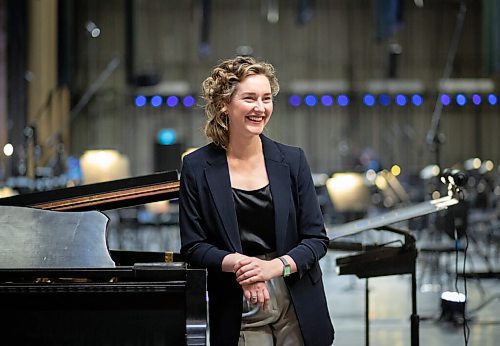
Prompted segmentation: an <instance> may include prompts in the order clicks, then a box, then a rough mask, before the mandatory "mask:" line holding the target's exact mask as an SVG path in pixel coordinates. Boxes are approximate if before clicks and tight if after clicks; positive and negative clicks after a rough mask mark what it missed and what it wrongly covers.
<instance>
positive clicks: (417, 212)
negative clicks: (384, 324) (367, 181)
mask: <svg viewBox="0 0 500 346" xmlns="http://www.w3.org/2000/svg"><path fill="white" fill-rule="evenodd" d="M458 202H459V200H458V199H457V198H455V197H453V196H446V197H442V198H440V199H436V200H431V201H425V202H422V203H419V204H416V205H413V206H410V207H406V208H400V209H397V210H393V211H390V212H387V213H384V214H382V215H378V216H375V217H371V218H365V219H360V220H356V221H352V222H348V223H345V224H343V225H340V226H338V227H333V229H332V230H329V231H328V238H329V239H330V242H333V241H334V240H335V239H339V238H342V237H347V236H351V235H355V234H358V233H361V232H364V231H367V230H372V229H373V230H387V231H390V232H393V233H397V234H400V235H404V237H405V247H407V248H409V249H412V250H413V251H414V253H415V257H416V248H415V237H414V236H413V235H412V234H411V233H410V232H408V231H405V230H401V229H397V228H394V227H391V226H389V225H392V224H395V223H397V222H401V221H406V220H409V219H412V218H415V217H419V216H423V215H427V214H431V213H435V212H437V211H440V210H444V209H447V208H448V207H450V206H452V205H455V204H457V203H458ZM415 271H416V270H415V263H414V261H413V263H412V268H411V269H403V271H401V272H399V273H400V274H411V298H412V313H411V319H410V320H411V346H418V345H419V335H418V329H419V316H418V314H417V280H416V275H415ZM353 274H356V273H353ZM356 275H357V276H358V277H359V278H365V279H366V287H365V305H366V307H365V326H366V335H365V343H366V346H368V345H369V343H370V342H369V339H370V338H369V317H368V309H369V298H368V297H369V291H368V278H369V277H370V276H377V274H374V275H371V274H366V273H365V275H358V274H356ZM386 275H392V274H386Z"/></svg>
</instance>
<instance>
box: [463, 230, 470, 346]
mask: <svg viewBox="0 0 500 346" xmlns="http://www.w3.org/2000/svg"><path fill="white" fill-rule="evenodd" d="M464 238H465V247H464V261H463V266H462V275H463V278H464V295H465V302H466V303H467V276H466V275H465V262H466V260H467V249H468V248H469V236H468V235H467V230H466V231H465V232H464ZM463 319H464V324H463V332H464V341H465V345H466V346H467V344H468V343H469V337H470V328H469V324H468V322H467V318H466V317H465V308H464V311H463Z"/></svg>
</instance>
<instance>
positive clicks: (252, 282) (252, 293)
mask: <svg viewBox="0 0 500 346" xmlns="http://www.w3.org/2000/svg"><path fill="white" fill-rule="evenodd" d="M280 270H281V262H280V261H279V260H278V259H273V260H270V261H267V260H262V259H260V258H257V257H248V256H243V258H241V259H239V260H238V261H236V263H235V264H234V267H233V272H234V273H235V274H236V281H237V282H238V283H239V284H240V285H241V288H242V289H243V295H244V296H245V298H246V299H247V300H248V301H250V302H251V303H252V304H262V306H263V309H264V310H267V309H268V307H269V299H270V296H269V291H268V289H267V286H266V281H268V280H270V279H272V278H273V277H276V276H279V275H280V273H281V271H280Z"/></svg>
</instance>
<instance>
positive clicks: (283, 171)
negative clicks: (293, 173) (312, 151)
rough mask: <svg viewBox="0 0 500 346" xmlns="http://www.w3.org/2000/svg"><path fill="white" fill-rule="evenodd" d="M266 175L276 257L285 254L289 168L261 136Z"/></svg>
mask: <svg viewBox="0 0 500 346" xmlns="http://www.w3.org/2000/svg"><path fill="white" fill-rule="evenodd" d="M261 139H262V146H263V149H264V157H265V159H266V169H267V175H268V177H269V184H270V186H271V193H272V195H273V203H274V223H275V232H276V251H277V253H278V255H281V254H283V253H284V252H285V239H286V231H287V224H288V215H289V207H290V205H289V203H290V184H291V182H290V168H289V166H288V165H287V164H286V163H284V162H283V160H284V157H283V154H282V153H281V152H280V151H279V150H278V147H277V146H276V144H275V143H274V142H273V141H272V140H270V139H269V138H267V137H265V136H263V135H262V136H261Z"/></svg>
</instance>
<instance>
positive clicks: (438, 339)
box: [320, 250, 500, 346]
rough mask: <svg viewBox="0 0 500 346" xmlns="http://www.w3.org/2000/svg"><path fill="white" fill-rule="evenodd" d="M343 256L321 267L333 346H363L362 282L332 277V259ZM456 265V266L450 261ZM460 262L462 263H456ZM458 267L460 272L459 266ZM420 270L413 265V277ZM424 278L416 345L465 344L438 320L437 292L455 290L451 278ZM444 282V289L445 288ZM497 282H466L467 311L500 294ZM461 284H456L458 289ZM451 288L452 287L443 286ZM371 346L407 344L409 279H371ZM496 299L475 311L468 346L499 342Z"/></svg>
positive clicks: (457, 331)
mask: <svg viewBox="0 0 500 346" xmlns="http://www.w3.org/2000/svg"><path fill="white" fill-rule="evenodd" d="M346 255H347V254H346V253H344V252H338V251H332V250H330V251H329V253H328V254H327V256H325V258H323V260H322V261H321V262H320V263H321V267H322V269H323V274H324V276H323V278H324V283H325V289H326V294H327V298H328V304H329V307H330V314H331V317H332V321H333V324H334V327H335V330H336V337H335V344H334V345H335V346H362V345H365V279H358V278H357V277H356V276H354V275H342V276H339V275H337V274H336V271H335V268H336V265H335V258H336V257H338V256H346ZM452 263H454V262H452ZM460 263H461V262H460ZM459 268H461V267H459ZM421 270H423V266H422V264H420V263H419V264H418V265H417V276H418V275H419V271H421ZM448 276H449V275H440V277H439V279H440V281H441V284H438V283H437V282H435V281H438V280H437V279H436V277H429V276H427V277H426V276H424V277H423V278H422V280H421V281H425V282H419V283H418V290H417V292H418V293H417V313H418V315H419V316H420V319H421V321H420V327H419V337H420V345H425V346H437V345H440V346H442V345H457V346H458V345H465V341H464V340H465V339H464V331H463V325H458V326H454V325H453V324H452V323H447V322H443V321H439V320H438V319H439V317H440V315H441V293H442V291H443V290H451V289H452V288H453V287H454V277H448ZM443 282H444V284H443ZM498 283H499V282H498V280H497V279H482V280H480V281H478V280H473V279H468V280H467V293H468V294H467V296H468V302H467V305H466V310H470V311H472V310H473V309H474V308H476V307H478V306H480V305H481V304H482V303H483V302H484V301H486V300H487V299H488V298H489V297H491V296H494V295H499V294H500V285H499V284H498ZM462 284H463V281H462V280H459V287H460V288H461V289H460V291H461V292H463V290H462V287H463V286H462ZM447 286H451V287H447ZM369 291H370V295H369V300H370V309H369V311H370V314H369V317H370V326H369V328H370V339H369V341H370V345H372V346H386V345H391V346H409V345H411V338H410V334H411V330H410V315H411V275H394V276H384V277H378V278H370V279H369ZM498 311H500V299H498V298H497V299H496V300H494V301H492V302H491V303H489V304H486V305H485V306H484V308H482V309H480V310H479V311H477V312H476V313H475V314H474V315H471V316H470V317H473V318H472V320H471V321H469V322H468V326H469V328H470V336H469V343H468V345H469V346H494V345H498V344H499V340H500V328H499V325H500V315H499V314H498Z"/></svg>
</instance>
